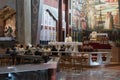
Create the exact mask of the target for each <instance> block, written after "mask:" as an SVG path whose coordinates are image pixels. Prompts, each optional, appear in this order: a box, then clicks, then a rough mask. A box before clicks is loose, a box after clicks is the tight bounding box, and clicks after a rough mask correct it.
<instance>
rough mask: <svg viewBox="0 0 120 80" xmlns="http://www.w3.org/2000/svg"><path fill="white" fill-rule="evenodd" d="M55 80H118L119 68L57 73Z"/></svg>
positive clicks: (119, 77) (119, 79)
mask: <svg viewBox="0 0 120 80" xmlns="http://www.w3.org/2000/svg"><path fill="white" fill-rule="evenodd" d="M57 80H120V66H113V67H100V68H92V69H89V70H86V71H84V72H59V73H58V74H57Z"/></svg>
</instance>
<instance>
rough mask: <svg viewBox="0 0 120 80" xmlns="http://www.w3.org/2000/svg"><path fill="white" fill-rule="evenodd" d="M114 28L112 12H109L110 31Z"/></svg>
mask: <svg viewBox="0 0 120 80" xmlns="http://www.w3.org/2000/svg"><path fill="white" fill-rule="evenodd" d="M113 28H114V20H113V15H112V12H110V29H113Z"/></svg>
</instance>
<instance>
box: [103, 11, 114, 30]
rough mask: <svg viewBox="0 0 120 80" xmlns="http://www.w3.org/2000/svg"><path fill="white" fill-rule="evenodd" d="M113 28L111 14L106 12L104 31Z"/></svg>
mask: <svg viewBox="0 0 120 80" xmlns="http://www.w3.org/2000/svg"><path fill="white" fill-rule="evenodd" d="M113 27H114V21H113V15H112V13H111V12H107V15H106V19H105V27H104V29H112V28H113Z"/></svg>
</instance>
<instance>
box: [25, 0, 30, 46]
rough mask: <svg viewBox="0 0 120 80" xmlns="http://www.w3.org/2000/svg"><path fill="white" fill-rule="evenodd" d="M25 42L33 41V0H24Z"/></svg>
mask: <svg viewBox="0 0 120 80" xmlns="http://www.w3.org/2000/svg"><path fill="white" fill-rule="evenodd" d="M24 15H25V17H24V21H25V24H24V26H25V27H24V31H25V44H28V43H31V0H24Z"/></svg>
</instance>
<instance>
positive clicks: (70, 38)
mask: <svg viewBox="0 0 120 80" xmlns="http://www.w3.org/2000/svg"><path fill="white" fill-rule="evenodd" d="M65 42H72V37H71V36H70V35H69V34H67V37H66V38H65Z"/></svg>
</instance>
